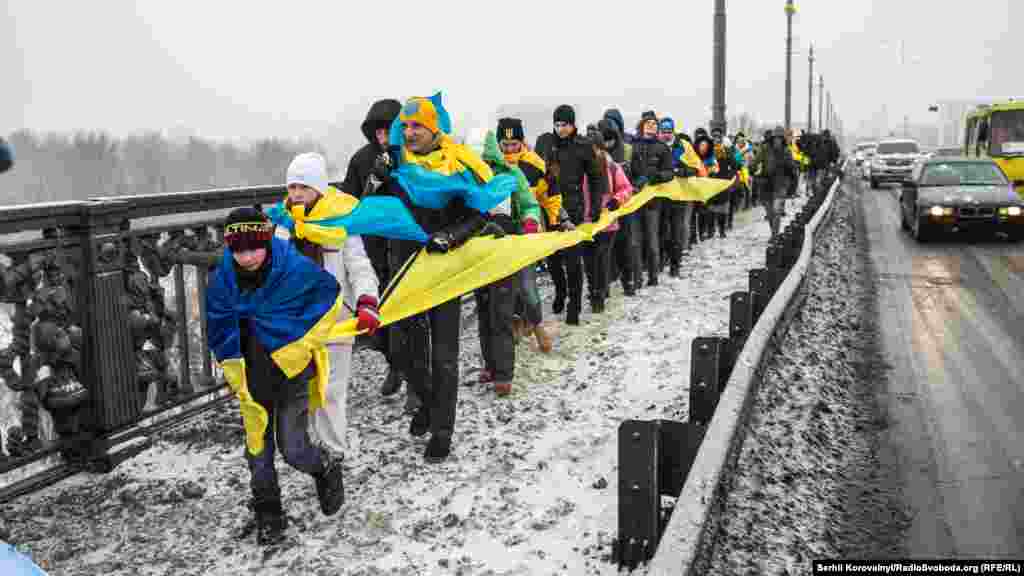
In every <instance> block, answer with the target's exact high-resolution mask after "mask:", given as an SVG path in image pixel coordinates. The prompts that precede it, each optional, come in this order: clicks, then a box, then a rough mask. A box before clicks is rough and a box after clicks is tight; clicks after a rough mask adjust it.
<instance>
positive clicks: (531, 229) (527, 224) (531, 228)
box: [523, 218, 540, 234]
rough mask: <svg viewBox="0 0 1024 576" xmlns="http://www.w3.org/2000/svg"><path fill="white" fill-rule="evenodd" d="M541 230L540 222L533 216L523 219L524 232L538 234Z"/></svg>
mask: <svg viewBox="0 0 1024 576" xmlns="http://www.w3.org/2000/svg"><path fill="white" fill-rule="evenodd" d="M537 232H540V224H537V221H536V220H534V219H533V218H527V219H525V220H523V234H536V233H537Z"/></svg>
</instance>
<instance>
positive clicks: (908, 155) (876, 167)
mask: <svg viewBox="0 0 1024 576" xmlns="http://www.w3.org/2000/svg"><path fill="white" fill-rule="evenodd" d="M920 158H921V147H920V146H918V144H917V142H916V141H914V140H883V141H881V142H879V143H878V148H876V149H875V156H874V158H872V159H871V163H870V164H869V165H868V179H869V180H870V181H871V188H872V189H875V188H878V185H879V184H881V183H883V182H900V183H902V182H906V181H907V180H908V179H909V178H910V171H911V170H912V169H913V168H914V163H915V162H917V161H918V160H920Z"/></svg>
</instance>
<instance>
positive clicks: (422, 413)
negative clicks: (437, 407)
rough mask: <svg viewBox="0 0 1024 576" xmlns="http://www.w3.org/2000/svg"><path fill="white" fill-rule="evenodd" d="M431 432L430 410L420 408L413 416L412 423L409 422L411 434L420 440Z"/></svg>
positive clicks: (423, 407) (424, 407)
mask: <svg viewBox="0 0 1024 576" xmlns="http://www.w3.org/2000/svg"><path fill="white" fill-rule="evenodd" d="M428 430H430V409H429V408H427V407H426V406H420V408H419V410H417V411H416V414H415V415H413V417H412V421H410V422H409V434H412V435H413V436H415V437H417V438H419V437H421V436H423V435H424V434H426V433H427V431H428Z"/></svg>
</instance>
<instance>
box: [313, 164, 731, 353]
mask: <svg viewBox="0 0 1024 576" xmlns="http://www.w3.org/2000/svg"><path fill="white" fill-rule="evenodd" d="M734 182H735V179H733V180H722V179H719V178H685V179H684V178H676V179H674V180H673V181H671V182H667V183H665V184H659V185H653V186H645V187H644V189H643V190H642V191H640V193H638V194H635V195H633V197H632V198H630V200H629V201H628V202H626V203H625V204H623V205H622V206H620V207H619V208H618V209H617V210H611V211H609V210H606V211H605V212H604V213H603V214H602V215H601V217H600V219H599V220H598V221H597V222H593V223H589V224H582V225H580V226H578V227H577V228H576V229H575V230H572V231H569V232H545V233H540V234H526V235H508V236H505V237H503V238H495V237H493V236H484V237H475V238H471V239H470V240H468V241H467V242H466V243H465V244H464V245H462V246H461V247H459V248H457V249H456V250H453V251H451V252H449V253H447V254H431V253H429V252H426V251H425V250H421V251H420V252H419V253H418V254H417V255H416V256H415V257H414V258H413V259H412V260H411V264H408V265H407V268H406V269H403V270H401V271H400V272H399V274H397V275H396V277H395V278H396V280H395V281H394V282H393V285H392V286H389V287H388V291H387V296H386V297H385V298H384V302H383V304H382V305H381V307H380V316H381V325H386V324H391V323H393V322H398V321H400V320H403V319H405V318H408V317H410V316H414V315H416V314H419V313H421V312H424V311H426V310H429V309H431V308H433V307H434V306H437V305H438V304H442V303H444V302H447V301H448V300H451V299H452V298H458V297H459V296H461V295H463V294H466V293H468V292H471V291H473V290H475V289H477V288H480V287H481V286H486V285H488V284H491V283H493V282H495V281H497V280H500V279H502V278H505V277H507V276H509V275H511V274H515V273H516V272H518V271H519V270H521V269H522V268H523V267H524V266H528V265H530V264H533V263H535V262H537V261H539V260H542V259H543V258H546V257H548V256H550V255H551V254H554V253H555V252H556V251H558V250H561V249H563V248H568V247H570V246H574V245H576V244H579V243H580V242H585V241H589V240H593V238H594V235H595V234H597V233H598V232H600V231H602V230H604V229H605V228H607V227H608V225H609V224H611V223H612V222H613V221H614V220H615V219H617V218H621V217H622V216H625V215H627V214H630V213H632V212H635V211H636V210H638V209H640V208H641V207H642V206H643V205H644V204H646V203H647V202H649V201H650V200H651V199H652V198H656V197H657V198H670V199H672V200H677V201H690V202H707V201H708V200H710V199H711V198H714V197H715V196H717V195H718V194H719V193H721V192H723V191H725V190H728V189H729V187H730V186H732V185H733V183H734ZM358 332H359V331H358V330H357V329H356V321H355V320H354V319H353V320H348V321H345V322H341V323H339V324H338V325H337V326H335V328H334V330H332V331H331V338H332V339H335V338H343V337H351V336H355V335H356V334H358Z"/></svg>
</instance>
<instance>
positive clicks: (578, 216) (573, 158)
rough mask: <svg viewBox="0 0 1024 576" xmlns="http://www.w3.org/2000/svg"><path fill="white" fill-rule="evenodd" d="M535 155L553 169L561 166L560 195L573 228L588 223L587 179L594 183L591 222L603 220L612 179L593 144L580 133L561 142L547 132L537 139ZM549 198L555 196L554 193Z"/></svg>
mask: <svg viewBox="0 0 1024 576" xmlns="http://www.w3.org/2000/svg"><path fill="white" fill-rule="evenodd" d="M534 151H535V152H536V153H537V154H538V155H540V157H541V158H543V159H544V163H545V164H547V165H548V167H549V168H550V166H551V164H552V163H557V164H558V169H559V177H558V180H557V182H556V186H557V193H558V194H560V195H561V196H562V209H563V210H565V212H566V214H568V215H569V220H571V221H572V223H573V224H582V223H583V222H584V218H583V177H584V176H587V180H588V181H589V182H593V184H592V185H590V186H588V188H589V192H590V218H591V222H597V221H598V219H600V217H601V207H602V205H603V204H602V203H601V199H602V198H604V195H605V192H607V188H608V178H607V176H606V175H605V174H602V173H601V168H600V166H599V165H598V163H597V159H596V158H594V149H593V147H592V146H591V143H590V141H589V140H588V139H587V138H586V137H584V136H583V135H581V134H579V133H578V132H573V135H572V136H570V137H569V138H560V137H559V136H558V134H557V133H555V132H546V133H544V134H541V135H540V136H539V137H538V138H537V145H536V146H535V147H534ZM548 194H549V195H551V192H549V193H548Z"/></svg>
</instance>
